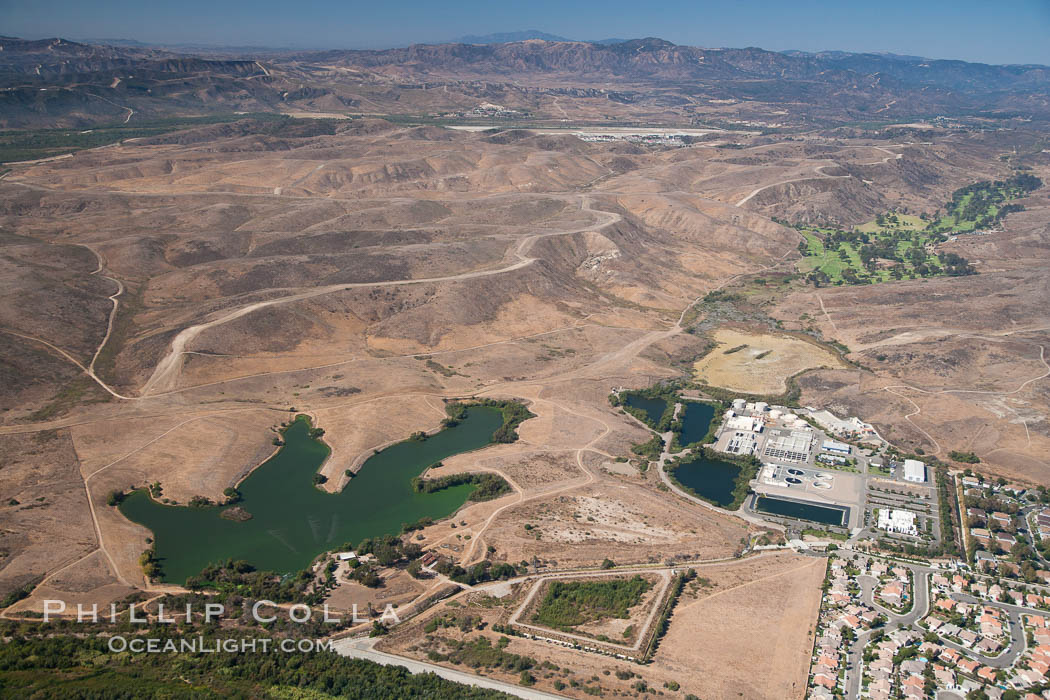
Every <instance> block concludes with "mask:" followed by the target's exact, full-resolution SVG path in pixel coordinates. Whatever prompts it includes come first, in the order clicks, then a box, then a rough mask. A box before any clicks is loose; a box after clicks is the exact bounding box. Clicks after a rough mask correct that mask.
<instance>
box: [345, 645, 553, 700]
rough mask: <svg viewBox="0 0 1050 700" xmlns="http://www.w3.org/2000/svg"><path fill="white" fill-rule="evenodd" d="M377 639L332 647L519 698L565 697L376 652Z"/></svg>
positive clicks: (360, 657)
mask: <svg viewBox="0 0 1050 700" xmlns="http://www.w3.org/2000/svg"><path fill="white" fill-rule="evenodd" d="M377 641H379V640H378V639H339V640H336V641H335V642H333V644H332V646H333V648H334V649H335V651H336V653H338V654H340V655H342V656H349V657H351V658H354V659H367V660H369V661H374V662H375V663H377V664H382V665H384V666H403V667H404V668H406V669H408V671H409V672H410V673H434V674H437V675H438V676H441V677H442V678H444V679H445V680H449V681H455V682H456V683H463V684H464V685H473V686H476V687H478V688H488V689H490V690H499V691H502V692H504V693H507V694H508V695H514V696H516V697H519V698H525V699H526V700H563V696H561V695H555V694H554V693H548V692H545V691H542V690H534V689H532V688H523V687H522V686H520V685H514V684H512V683H504V682H503V681H498V680H495V679H493V678H482V677H481V676H475V675H473V674H471V673H464V672H463V671H456V670H455V669H451V668H444V667H443V666H436V665H434V664H429V663H426V662H424V661H416V660H414V659H406V658H405V657H403V656H396V655H394V654H388V653H386V652H383V651H376V650H375V649H374V648H373V647H374V646H375V643H376V642H377Z"/></svg>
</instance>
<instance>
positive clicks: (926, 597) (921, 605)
mask: <svg viewBox="0 0 1050 700" xmlns="http://www.w3.org/2000/svg"><path fill="white" fill-rule="evenodd" d="M898 566H903V567H905V568H908V569H911V572H912V583H913V585H912V595H913V596H915V602H914V603H913V604H912V606H911V611H910V612H907V613H905V614H903V615H899V614H897V613H895V612H893V611H891V610H889V609H888V608H884V607H883V606H881V605H879V604H878V603H876V602H875V599H874V595H873V591H874V588H875V581H876V579H875V578H873V577H871V576H868V575H866V574H862V575H860V576H858V577H857V582H858V583H859V584H860V590H861V600H862V601H863V602H864V603H865V604H867V605H871V606H872V607H873V608H875V609H876V610H877V611H879V612H880V613H882V614H883V615H885V616H886V617H887V618H888V619H889V623H888V624H887V626H889V624H900V625H905V626H907V625H910V624H912V623H914V622H915V621H916V620H919V619H921V618H923V617H926V614H927V613H929V612H930V586H929V576H930V572H931V571H933V569H928V568H926V567H924V566H916V565H914V564H903V563H898ZM874 633H875V630H868V631H867V632H864V633H862V634H858V635H857V639H856V640H855V641H854V642H853V645H852V646H851V647H850V650H849V654H848V655H847V656H846V680H845V690H846V697H847V698H857V697H860V678H861V675H862V668H861V659H862V658H863V655H864V647H866V646H868V642H869V641H871V636H872V634H874Z"/></svg>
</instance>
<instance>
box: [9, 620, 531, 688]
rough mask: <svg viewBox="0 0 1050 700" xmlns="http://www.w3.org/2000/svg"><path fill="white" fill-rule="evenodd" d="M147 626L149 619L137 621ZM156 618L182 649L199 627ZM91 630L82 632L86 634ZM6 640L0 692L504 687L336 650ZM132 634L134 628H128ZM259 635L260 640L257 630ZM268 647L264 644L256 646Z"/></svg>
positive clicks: (225, 635) (154, 634)
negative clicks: (167, 649) (151, 649)
mask: <svg viewBox="0 0 1050 700" xmlns="http://www.w3.org/2000/svg"><path fill="white" fill-rule="evenodd" d="M139 627H142V626H139ZM172 628H173V626H172V625H154V626H152V627H151V628H148V629H147V630H145V631H141V630H137V631H139V632H141V634H142V635H143V637H147V638H152V639H160V640H161V643H162V644H163V643H164V641H166V640H169V639H170V640H172V641H173V642H174V643H175V645H176V648H177V647H178V645H179V643H180V641H181V640H182V639H184V638H186V637H192V639H194V640H196V639H197V638H198V634H197V633H196V632H195V633H193V634H192V635H190V634H187V633H184V632H183V631H181V630H177V629H172ZM83 631H84V630H81V632H83ZM2 634H3V636H4V638H5V639H7V640H8V641H7V642H6V643H5V644H3V645H0V694H2V695H4V696H5V697H33V698H59V697H62V698H70V697H84V698H88V697H93V698H102V697H109V698H133V697H139V698H143V697H153V698H160V697H164V698H230V697H243V698H249V697H255V698H262V697H267V698H303V699H310V700H325V699H327V698H336V697H338V698H350V699H352V700H383V699H384V698H390V699H391V700H393V699H400V698H432V699H433V700H444V699H446V698H447V699H448V700H460V699H461V698H462V699H467V700H489V699H495V698H510V696H509V695H506V694H505V693H500V692H497V691H494V690H485V689H482V688H477V687H474V686H466V685H460V684H459V683H453V682H452V681H446V680H444V679H442V678H439V677H438V676H436V675H434V674H432V673H426V674H418V675H416V674H412V673H409V672H408V670H407V669H405V668H403V667H401V666H381V665H379V664H376V663H373V662H371V661H366V660H363V659H349V658H346V657H343V656H340V655H338V654H336V653H335V652H333V651H314V652H311V653H282V652H279V651H272V650H273V645H274V644H276V643H277V640H276V639H272V640H271V646H270V649H271V651H272V653H254V654H253V653H240V652H217V653H164V654H135V653H130V652H121V653H111V652H109V651H108V649H107V639H106V637H104V636H92V637H86V638H85V637H83V636H82V635H73V634H69V635H57V636H48V637H39V638H27V637H26V636H24V630H20V629H19V628H18V627H17V626H14V625H10V626H8V628H7V629H5V630H4V631H3V632H2ZM121 634H124V635H125V636H126V637H129V638H130V637H131V630H130V627H129V628H128V629H124V630H122V631H121ZM199 638H200V639H201V643H202V644H203V645H204V646H206V647H207V648H214V647H215V645H216V644H218V643H220V642H221V641H222V640H226V639H229V640H230V641H231V642H236V644H237V646H238V648H239V647H240V645H241V644H242V642H241V640H242V639H245V640H246V641H247V640H250V639H254V638H256V637H255V636H254V635H253V636H246V635H239V634H236V633H232V632H221V633H218V634H216V633H214V632H203V633H201V635H200V637H199ZM260 639H261V638H260ZM258 648H261V647H257V649H258Z"/></svg>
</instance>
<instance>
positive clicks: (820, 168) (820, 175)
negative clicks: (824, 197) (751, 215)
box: [735, 144, 908, 207]
mask: <svg viewBox="0 0 1050 700" xmlns="http://www.w3.org/2000/svg"><path fill="white" fill-rule="evenodd" d="M894 145H895V146H897V147H903V146H906V145H908V144H894ZM852 148H871V149H873V150H876V151H882V152H883V153H888V154H889V155H888V156H886V157H885V158H883V159H881V160H876V161H872V162H871V163H860V164H859V165H883V164H885V163H889V162H890V161H891V160H900V159H901V158H903V157H904V154H903V153H894V152H893V151H891V150H889V149H888V148H884V147H883V146H852ZM831 165H833V163H828V164H825V165H818V166H816V167H815V168H813V172H815V173H816V174H817V177H796V178H794V179H791V180H783V181H781V182H774V183H772V184H769V185H763V186H762V187H759V188H758V189H755V190H752V191H751V192H750V194H748V195H747V196H745V197H744V198H743V199H741V200H740V201H739V202H737V203H736V205H735V206H738V207H742V206H744V205H745V204H747V203H748V202H750V201H751V198H752V197H754V196H755V195H757V194H758V193H759V192H762V191H764V190H768V189H769V188H770V187H777V186H779V185H788V184H791V183H792V182H805V181H807V180H819V179H824V178H832V179H846V178H851V177H853V176H852V175H828V174H827V173H825V172H824V170H823V169H824V168H827V167H830V166H831Z"/></svg>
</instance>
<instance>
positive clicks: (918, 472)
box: [904, 459, 926, 484]
mask: <svg viewBox="0 0 1050 700" xmlns="http://www.w3.org/2000/svg"><path fill="white" fill-rule="evenodd" d="M904 480H905V481H914V482H915V483H917V484H921V483H923V482H925V481H926V465H925V464H923V463H922V462H920V461H919V460H917V459H906V460H904Z"/></svg>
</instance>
